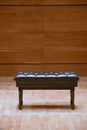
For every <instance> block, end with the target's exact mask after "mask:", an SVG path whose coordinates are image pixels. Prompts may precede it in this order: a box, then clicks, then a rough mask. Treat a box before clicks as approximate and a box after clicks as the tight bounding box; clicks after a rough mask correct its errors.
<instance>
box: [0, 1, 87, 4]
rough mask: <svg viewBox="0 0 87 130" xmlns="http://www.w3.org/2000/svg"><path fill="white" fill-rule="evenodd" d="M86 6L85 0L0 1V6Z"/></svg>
mask: <svg viewBox="0 0 87 130" xmlns="http://www.w3.org/2000/svg"><path fill="white" fill-rule="evenodd" d="M31 4H32V5H47V4H49V5H54V4H55V5H60V4H87V0H0V5H31Z"/></svg>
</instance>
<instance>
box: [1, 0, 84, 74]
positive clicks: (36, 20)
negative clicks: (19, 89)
mask: <svg viewBox="0 0 87 130" xmlns="http://www.w3.org/2000/svg"><path fill="white" fill-rule="evenodd" d="M0 4H1V5H3V4H5V5H6V6H4V5H3V6H0V75H3V76H4V75H14V74H15V73H16V72H17V71H75V72H77V73H78V74H79V75H87V74H86V70H87V17H86V16H87V6H86V5H81V4H87V1H85V0H84V1H81V0H74V1H71V0H59V1H57V0H36V1H35V0H30V1H27V0H25V1H22V0H18V1H14V0H13V1H11V0H8V1H5V0H3V1H2V0H1V1H0ZM45 4H46V6H40V5H45ZM50 4H52V6H50ZM54 4H55V5H54ZM57 4H58V6H57ZM74 4H77V5H75V6H74ZM8 5H9V6H8ZM12 5H15V6H12ZM16 5H17V6H16ZM21 5H22V6H21ZM24 5H28V6H24ZM29 5H32V6H29ZM33 5H34V6H33ZM37 5H39V6H37ZM62 5H63V6H62ZM79 5H80V6H79Z"/></svg>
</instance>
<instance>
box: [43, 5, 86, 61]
mask: <svg viewBox="0 0 87 130" xmlns="http://www.w3.org/2000/svg"><path fill="white" fill-rule="evenodd" d="M54 14H55V15H54ZM86 15H87V7H82V6H81V7H80V6H79V7H78V6H72V7H70V6H69V7H67V6H64V7H57V6H56V7H52V6H50V7H45V57H44V61H45V62H46V63H52V62H53V63H85V62H86V61H87V24H86V21H87V17H85V16H86Z"/></svg>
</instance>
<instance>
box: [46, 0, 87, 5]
mask: <svg viewBox="0 0 87 130" xmlns="http://www.w3.org/2000/svg"><path fill="white" fill-rule="evenodd" d="M45 3H46V4H51V5H53V4H87V0H45Z"/></svg>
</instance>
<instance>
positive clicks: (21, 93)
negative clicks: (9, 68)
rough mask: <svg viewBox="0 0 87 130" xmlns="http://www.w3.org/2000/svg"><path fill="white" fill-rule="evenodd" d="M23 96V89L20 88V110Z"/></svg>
mask: <svg viewBox="0 0 87 130" xmlns="http://www.w3.org/2000/svg"><path fill="white" fill-rule="evenodd" d="M22 96H23V90H22V89H20V88H19V110H21V109H22V105H23V100H22V98H23V97H22Z"/></svg>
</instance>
